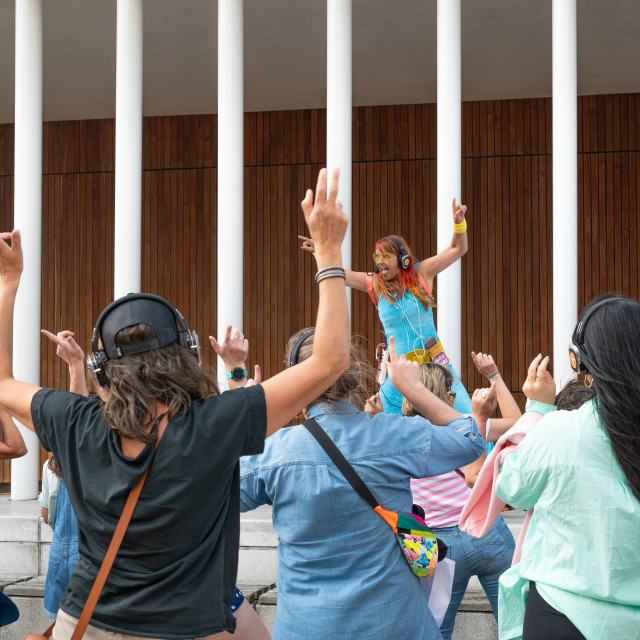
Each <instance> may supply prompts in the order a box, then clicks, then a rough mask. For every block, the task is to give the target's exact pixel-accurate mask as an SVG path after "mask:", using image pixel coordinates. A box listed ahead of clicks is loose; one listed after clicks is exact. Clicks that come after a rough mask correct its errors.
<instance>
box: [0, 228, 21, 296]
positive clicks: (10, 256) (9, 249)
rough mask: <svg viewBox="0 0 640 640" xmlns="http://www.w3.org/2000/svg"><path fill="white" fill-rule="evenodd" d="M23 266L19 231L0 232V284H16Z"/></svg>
mask: <svg viewBox="0 0 640 640" xmlns="http://www.w3.org/2000/svg"><path fill="white" fill-rule="evenodd" d="M23 266H24V263H23V259H22V239H21V237H20V232H19V231H18V230H17V229H14V230H13V231H6V232H3V233H0V284H3V285H5V284H12V285H17V284H18V282H20V275H21V274H22V269H23Z"/></svg>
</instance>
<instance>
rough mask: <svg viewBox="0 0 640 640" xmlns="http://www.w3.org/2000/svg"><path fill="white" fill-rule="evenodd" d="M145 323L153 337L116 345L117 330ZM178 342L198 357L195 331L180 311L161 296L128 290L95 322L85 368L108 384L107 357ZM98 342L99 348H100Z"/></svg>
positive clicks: (98, 380)
mask: <svg viewBox="0 0 640 640" xmlns="http://www.w3.org/2000/svg"><path fill="white" fill-rule="evenodd" d="M140 323H144V324H148V325H149V326H150V327H152V328H153V329H154V330H155V332H156V338H154V339H153V340H145V341H143V342H136V343H134V344H128V345H124V346H121V347H119V346H117V345H116V343H115V338H116V335H117V334H118V332H120V331H122V330H123V329H126V328H128V327H132V326H134V325H136V324H140ZM176 342H177V343H178V344H179V345H180V346H181V347H183V348H184V349H187V350H188V351H189V352H190V353H193V355H194V356H195V357H196V358H197V359H198V361H199V360H200V341H199V340H198V335H197V334H196V333H195V332H192V331H191V329H189V325H188V324H187V321H186V320H185V319H184V317H183V316H182V314H181V313H180V312H179V311H178V310H177V309H174V308H173V307H172V306H171V305H170V304H169V303H168V302H167V301H166V300H165V299H164V298H161V297H160V296H154V295H152V294H149V293H130V294H129V295H126V296H124V297H122V298H118V300H116V301H114V302H112V303H111V304H110V305H109V306H108V307H107V308H106V309H105V310H104V311H103V312H102V313H101V314H100V317H99V318H98V321H97V322H96V326H95V328H94V330H93V336H92V338H91V351H92V353H91V355H89V356H88V357H87V369H89V372H90V373H91V375H92V376H93V377H94V378H95V380H96V382H97V383H98V386H100V387H107V386H109V376H108V375H107V372H106V366H107V363H108V362H109V360H114V359H118V358H122V357H123V356H127V355H132V354H134V353H143V352H144V351H149V350H150V349H158V348H161V347H167V346H169V345H171V344H175V343H176ZM100 343H102V348H100Z"/></svg>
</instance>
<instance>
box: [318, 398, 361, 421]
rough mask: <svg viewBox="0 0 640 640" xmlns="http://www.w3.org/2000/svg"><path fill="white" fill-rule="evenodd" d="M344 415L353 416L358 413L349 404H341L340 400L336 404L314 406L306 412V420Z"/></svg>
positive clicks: (324, 403)
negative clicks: (328, 415) (326, 415)
mask: <svg viewBox="0 0 640 640" xmlns="http://www.w3.org/2000/svg"><path fill="white" fill-rule="evenodd" d="M345 413H347V414H353V415H355V414H357V413H360V412H359V411H358V409H357V408H356V407H354V406H353V405H352V404H351V403H350V402H343V401H342V400H340V401H338V402H331V403H328V402H323V403H322V404H314V405H313V407H311V409H309V411H307V418H316V417H317V416H322V415H325V414H331V415H336V414H345Z"/></svg>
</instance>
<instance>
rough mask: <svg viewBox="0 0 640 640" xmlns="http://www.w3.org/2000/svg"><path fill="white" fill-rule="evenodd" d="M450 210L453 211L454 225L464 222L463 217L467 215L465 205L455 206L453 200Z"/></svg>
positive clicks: (454, 200)
mask: <svg viewBox="0 0 640 640" xmlns="http://www.w3.org/2000/svg"><path fill="white" fill-rule="evenodd" d="M451 210H452V211H453V221H454V222H455V223H458V222H462V221H463V220H464V217H465V216H466V215H467V205H466V204H456V199H455V198H454V199H453V202H452V203H451Z"/></svg>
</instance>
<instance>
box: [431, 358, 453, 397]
mask: <svg viewBox="0 0 640 640" xmlns="http://www.w3.org/2000/svg"><path fill="white" fill-rule="evenodd" d="M426 364H427V365H428V366H430V367H436V368H438V369H440V371H442V375H443V376H444V384H445V386H446V387H447V393H449V392H450V391H451V388H452V387H453V374H452V373H451V371H449V367H445V366H444V365H443V364H440V363H439V362H427V363H426Z"/></svg>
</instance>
